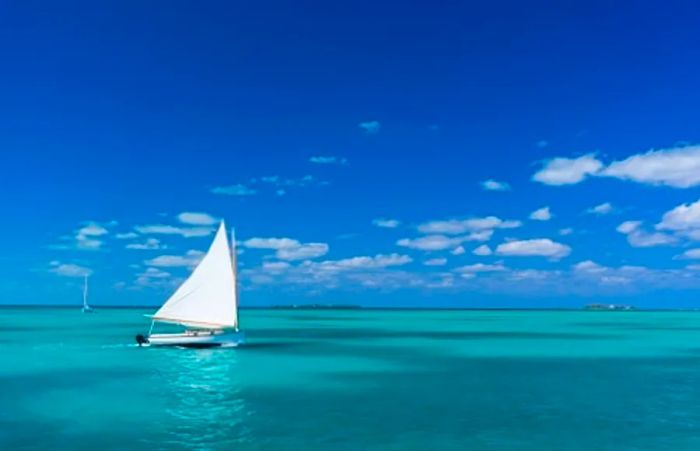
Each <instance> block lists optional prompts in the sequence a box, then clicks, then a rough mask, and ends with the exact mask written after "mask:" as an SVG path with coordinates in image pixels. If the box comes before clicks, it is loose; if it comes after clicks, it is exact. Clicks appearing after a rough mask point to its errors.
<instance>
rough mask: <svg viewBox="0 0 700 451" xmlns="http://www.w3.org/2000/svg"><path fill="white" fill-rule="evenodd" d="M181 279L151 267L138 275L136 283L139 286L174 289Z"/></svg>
mask: <svg viewBox="0 0 700 451" xmlns="http://www.w3.org/2000/svg"><path fill="white" fill-rule="evenodd" d="M180 282H181V280H180V279H178V278H174V277H173V276H172V274H170V273H169V272H167V271H163V270H161V269H158V268H153V267H149V268H146V269H145V270H144V271H142V272H141V273H139V274H137V275H136V281H135V282H134V284H135V285H136V286H138V287H147V288H160V289H166V288H167V289H172V288H173V287H174V286H176V285H177V284H178V283H180Z"/></svg>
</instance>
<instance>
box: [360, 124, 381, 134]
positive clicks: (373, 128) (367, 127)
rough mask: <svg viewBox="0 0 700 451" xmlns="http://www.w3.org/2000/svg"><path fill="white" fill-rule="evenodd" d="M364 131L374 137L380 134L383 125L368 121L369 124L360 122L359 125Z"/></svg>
mask: <svg viewBox="0 0 700 451" xmlns="http://www.w3.org/2000/svg"><path fill="white" fill-rule="evenodd" d="M358 127H360V128H361V129H362V130H364V132H365V133H367V134H368V135H373V134H376V133H379V129H380V128H381V124H380V123H379V122H378V121H367V122H360V124H359V125H358Z"/></svg>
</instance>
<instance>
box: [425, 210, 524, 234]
mask: <svg viewBox="0 0 700 451" xmlns="http://www.w3.org/2000/svg"><path fill="white" fill-rule="evenodd" d="M521 225H522V223H521V222H520V221H504V220H502V219H500V218H497V217H496V216H487V217H485V218H470V219H448V220H440V221H429V222H426V223H423V224H421V225H419V226H418V231H420V232H422V233H431V234H435V233H437V234H446V235H459V234H463V233H466V232H483V231H493V230H494V229H514V228H517V227H520V226H521ZM489 238H490V236H489ZM486 239H488V238H486Z"/></svg>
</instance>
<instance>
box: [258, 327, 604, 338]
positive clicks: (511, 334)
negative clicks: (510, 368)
mask: <svg viewBox="0 0 700 451" xmlns="http://www.w3.org/2000/svg"><path fill="white" fill-rule="evenodd" d="M248 335H249V336H250V337H251V338H253V337H259V338H267V339H269V338H304V339H339V340H342V339H358V338H390V339H391V338H396V339H414V338H415V339H421V338H422V339H432V340H489V339H538V340H540V339H541V340H572V339H574V340H583V339H590V340H599V339H610V338H615V337H617V335H611V334H592V333H576V332H534V331H533V332H530V331H432V330H389V329H379V328H331V327H329V328H299V329H294V328H279V329H258V330H252V331H250V332H249V333H248Z"/></svg>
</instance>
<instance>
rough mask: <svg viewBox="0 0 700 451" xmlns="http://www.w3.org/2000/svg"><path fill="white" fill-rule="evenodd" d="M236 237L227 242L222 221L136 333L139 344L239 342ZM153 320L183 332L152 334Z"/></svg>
mask: <svg viewBox="0 0 700 451" xmlns="http://www.w3.org/2000/svg"><path fill="white" fill-rule="evenodd" d="M236 272H237V264H236V239H235V237H234V236H233V233H232V237H231V245H230V246H229V240H228V237H227V235H226V226H225V224H224V222H223V221H221V225H220V226H219V229H218V231H217V232H216V236H214V241H212V243H211V246H210V247H209V251H207V253H206V255H205V256H204V258H203V259H202V260H201V261H200V262H199V265H197V267H196V268H195V269H194V271H192V274H191V275H190V276H189V278H187V280H185V281H184V282H183V283H182V285H180V287H179V288H178V289H177V290H175V293H174V294H173V295H172V296H170V298H169V299H168V300H167V301H165V304H163V306H162V307H161V308H160V309H159V310H158V311H157V312H156V313H155V314H154V315H153V316H152V317H151V320H152V321H151V329H150V331H149V333H148V336H146V337H144V336H143V335H137V336H136V342H137V343H138V344H139V345H144V344H149V345H151V346H184V347H212V346H237V345H239V344H240V343H242V342H243V338H244V337H243V332H241V331H240V330H239V327H238V326H239V324H238V283H237V280H238V277H237V274H236ZM156 323H170V324H177V325H180V326H183V327H184V328H185V330H184V332H179V333H159V334H155V333H153V328H154V325H155V324H156Z"/></svg>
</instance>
